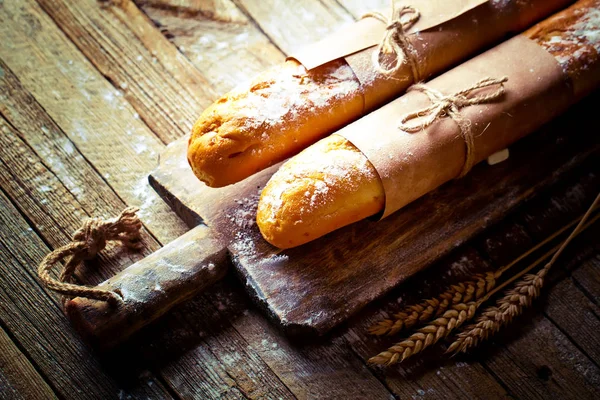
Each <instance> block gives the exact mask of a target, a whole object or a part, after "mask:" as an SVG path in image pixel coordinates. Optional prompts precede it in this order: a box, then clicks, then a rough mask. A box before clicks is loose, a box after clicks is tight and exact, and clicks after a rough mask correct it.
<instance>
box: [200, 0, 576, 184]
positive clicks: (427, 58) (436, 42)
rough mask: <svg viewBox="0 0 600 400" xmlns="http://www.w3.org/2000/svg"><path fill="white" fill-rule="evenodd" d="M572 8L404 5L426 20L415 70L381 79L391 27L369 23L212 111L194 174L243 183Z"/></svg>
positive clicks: (203, 126)
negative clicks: (379, 64)
mask: <svg viewBox="0 0 600 400" xmlns="http://www.w3.org/2000/svg"><path fill="white" fill-rule="evenodd" d="M572 1H573V0H503V1H497V0H489V1H486V0H460V1H459V0H453V1H448V0H419V1H418V2H416V1H406V0H405V1H400V2H398V3H399V4H398V7H401V6H402V5H403V4H411V5H413V6H414V7H415V8H416V9H417V10H418V11H419V12H420V14H421V15H420V18H419V19H418V20H417V22H416V23H415V24H413V25H412V26H410V29H408V31H407V33H408V36H407V38H408V42H409V44H410V46H409V47H410V56H411V57H412V59H413V60H415V62H416V65H417V68H416V72H414V71H413V69H411V67H410V66H409V64H404V65H402V67H401V68H400V69H399V70H398V71H396V72H395V73H393V74H391V75H387V74H382V73H378V72H376V69H375V68H374V66H373V63H372V62H371V60H372V55H373V52H374V51H375V48H376V46H375V44H376V43H377V42H379V41H380V40H381V37H382V36H383V33H384V32H385V24H384V23H383V22H381V21H379V20H377V19H375V18H367V19H364V20H361V21H359V22H357V23H356V24H355V25H350V26H349V27H346V28H345V29H344V30H343V32H342V33H341V34H339V35H334V36H333V37H332V38H331V39H327V40H325V41H324V42H322V43H318V44H316V45H315V46H314V47H309V48H308V50H307V51H303V52H299V53H298V54H295V55H293V56H294V57H290V58H289V59H288V60H287V61H286V62H285V63H284V64H282V65H278V66H276V67H274V68H273V69H271V70H269V71H267V72H265V73H263V74H262V75H260V76H258V77H257V78H256V79H254V80H252V81H251V82H250V83H249V84H243V85H241V86H239V87H237V88H236V89H234V90H232V91H231V92H229V93H227V94H225V95H224V96H222V97H221V98H220V99H218V100H217V101H216V102H215V103H214V104H213V105H211V106H210V107H209V108H207V109H206V110H205V111H204V112H203V113H202V115H201V116H200V118H199V119H198V121H197V122H196V124H195V125H194V127H193V130H192V135H191V137H190V142H189V148H188V160H189V163H190V165H191V167H192V170H193V171H194V173H195V174H196V176H197V177H198V178H199V179H200V180H202V181H203V182H204V183H206V184H207V185H208V186H212V187H221V186H225V185H229V184H232V183H235V182H237V181H240V180H242V179H244V178H246V177H248V176H250V175H252V174H254V173H255V172H257V171H260V170H262V169H264V168H266V167H268V166H270V165H272V164H274V163H276V162H279V161H281V160H284V159H285V158H287V157H289V156H291V155H293V154H296V153H297V152H299V151H300V150H302V149H303V148H305V147H306V146H308V145H309V144H311V143H314V142H315V141H317V140H318V139H321V138H323V137H325V136H326V135H327V134H329V133H331V132H333V131H335V130H336V129H339V128H341V127H342V126H344V125H346V124H348V123H349V122H351V121H353V120H355V119H357V118H359V117H361V116H363V115H365V114H366V113H368V112H370V111H372V110H374V109H375V108H377V107H379V106H381V105H382V104H385V103H386V102H388V101H390V100H391V99H393V98H395V97H397V96H398V95H399V94H401V93H402V92H403V91H404V90H406V88H407V87H408V86H410V85H411V84H412V83H413V81H414V76H413V75H414V74H415V73H416V75H417V78H418V79H426V78H427V77H429V76H432V75H435V74H438V73H440V72H442V71H444V70H447V69H448V68H449V67H451V66H453V65H456V64H457V63H459V62H460V61H462V60H465V59H467V58H468V57H469V56H472V55H473V54H474V53H476V52H478V51H481V50H482V49H484V48H486V47H488V46H490V45H492V44H494V43H497V42H498V41H500V40H501V39H502V38H504V37H506V36H507V35H508V34H510V33H516V32H520V31H521V30H522V29H524V28H526V27H527V26H530V25H531V24H533V23H535V22H536V21H538V20H540V19H542V18H544V17H546V16H547V15H549V14H550V13H552V12H554V11H556V10H558V9H560V8H562V7H564V6H566V5H567V4H570V3H572ZM365 40H366V42H365ZM348 44H350V45H352V46H348ZM365 45H367V46H368V45H371V47H366V48H364V46H365ZM393 59H394V57H393V56H391V55H390V56H388V57H387V61H388V62H393V61H394V60H393Z"/></svg>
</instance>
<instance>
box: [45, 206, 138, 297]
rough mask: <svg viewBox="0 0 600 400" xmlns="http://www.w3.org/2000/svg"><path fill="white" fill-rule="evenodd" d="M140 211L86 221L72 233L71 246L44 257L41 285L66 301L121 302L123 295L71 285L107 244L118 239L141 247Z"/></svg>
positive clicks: (128, 211)
mask: <svg viewBox="0 0 600 400" xmlns="http://www.w3.org/2000/svg"><path fill="white" fill-rule="evenodd" d="M137 211H138V209H137V208H135V207H127V208H126V209H125V210H123V212H121V214H120V215H119V216H118V217H116V218H114V219H110V220H104V219H102V218H90V219H88V220H86V221H84V222H83V225H82V226H81V228H79V229H78V230H77V231H75V233H74V234H73V239H72V241H71V242H70V243H68V244H66V245H64V246H62V247H59V248H58V249H56V250H54V251H52V252H51V253H50V254H48V255H47V256H46V257H44V259H43V260H42V262H41V263H40V266H39V267H38V276H39V278H40V280H41V281H42V283H43V284H44V285H45V286H46V287H47V288H49V289H51V290H54V291H56V292H58V293H61V294H63V295H64V296H65V297H64V299H63V301H66V300H68V299H69V298H72V297H75V296H81V297H87V298H91V299H96V300H104V301H108V302H110V303H111V304H118V303H120V302H121V301H122V299H121V296H120V295H119V294H118V293H116V292H114V291H111V290H105V289H98V288H92V287H88V286H82V285H77V284H74V283H72V281H73V273H74V272H75V269H76V268H77V267H78V266H79V265H80V264H81V263H82V261H83V260H90V259H92V258H94V257H95V256H96V255H97V254H98V253H99V252H100V251H102V250H103V249H104V248H105V247H106V242H107V241H110V240H113V241H114V240H116V241H120V242H121V243H122V244H123V245H124V246H126V247H129V248H134V249H138V248H140V247H141V242H140V238H141V237H140V229H141V227H142V222H141V221H140V220H139V218H138V216H137V215H136V212H137ZM67 257H69V259H68V261H67V262H66V263H65V266H64V268H63V269H62V271H61V272H60V276H59V279H55V278H53V277H51V276H50V270H51V269H52V268H53V267H54V265H56V264H57V263H58V262H60V261H61V260H63V259H65V258H67Z"/></svg>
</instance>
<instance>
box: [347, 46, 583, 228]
mask: <svg viewBox="0 0 600 400" xmlns="http://www.w3.org/2000/svg"><path fill="white" fill-rule="evenodd" d="M503 76H507V77H508V82H506V83H505V84H504V86H505V90H506V92H505V94H504V95H503V97H501V98H499V99H497V100H495V101H493V102H492V103H487V104H477V105H473V106H468V107H465V108H462V109H460V114H461V116H463V117H464V118H466V119H468V120H470V121H471V129H472V133H473V135H474V137H475V145H474V151H475V162H479V161H481V160H484V159H485V158H487V157H488V156H489V155H491V154H493V153H494V152H496V151H499V150H501V149H503V148H505V147H507V146H508V145H510V144H511V143H513V142H515V141H516V140H518V139H520V138H522V137H523V136H525V135H527V134H529V133H530V132H533V131H535V130H536V129H537V128H538V127H540V126H541V125H542V124H544V123H546V122H547V121H549V120H551V119H552V118H553V117H555V116H557V115H558V114H560V113H562V112H563V111H564V110H565V109H566V108H567V107H568V106H569V105H570V104H571V102H572V101H573V92H572V88H571V86H570V83H569V81H568V79H567V78H566V76H565V75H564V73H563V72H562V70H561V68H560V67H559V65H558V63H557V62H556V60H555V59H554V57H552V56H551V55H550V54H549V53H547V52H546V51H545V50H544V49H542V48H541V47H540V46H538V45H537V44H536V43H534V42H533V41H531V40H529V39H527V38H524V37H522V36H517V37H514V38H513V39H510V40H508V41H506V42H504V43H503V44H501V45H499V46H497V47H495V48H493V49H491V50H489V51H487V52H485V53H483V54H481V55H479V56H477V57H475V58H473V59H471V60H469V61H467V62H466V63H464V64H462V65H460V66H459V67H456V68H454V69H452V70H451V71H449V72H447V73H445V74H443V75H441V76H439V77H438V78H436V79H434V80H432V81H430V82H428V83H427V84H426V86H428V87H431V88H433V89H437V90H439V91H441V92H442V93H443V94H445V95H448V94H453V93H456V92H458V91H460V90H463V89H465V88H468V87H470V86H472V85H473V84H475V83H476V82H478V81H479V80H481V79H483V78H486V77H492V78H502V77H503ZM489 89H490V90H495V89H496V88H494V87H492V88H489ZM480 90H481V91H485V90H487V89H480ZM476 94H483V92H476V93H473V95H476ZM430 104H431V102H430V101H429V99H428V98H427V96H425V95H424V94H422V93H419V92H409V93H407V94H406V95H404V96H402V97H401V98H399V99H397V100H395V101H393V102H391V103H389V104H387V105H386V106H384V107H382V108H380V109H379V110H377V111H376V112H374V113H371V114H369V115H367V116H365V117H363V118H362V119H360V120H358V121H357V122H355V123H353V124H351V125H348V126H347V127H345V128H343V129H342V130H340V131H338V132H337V134H339V135H341V136H344V137H345V138H346V139H348V140H349V141H350V142H352V143H353V144H354V145H355V146H356V147H357V148H358V149H360V151H361V152H363V153H364V154H365V156H366V157H367V158H368V159H369V161H370V162H371V163H372V164H373V165H374V167H375V169H376V170H377V172H378V174H379V176H380V178H381V181H382V183H383V187H384V190H385V195H386V202H385V209H384V210H383V213H382V215H381V218H384V217H386V216H388V215H389V214H391V213H393V212H394V211H396V210H398V209H400V208H401V207H403V206H405V205H406V204H408V203H410V202H411V201H413V200H415V199H417V198H419V197H421V196H422V195H424V194H426V193H428V192H430V191H431V190H433V189H435V188H436V187H438V186H439V185H441V184H443V183H444V182H447V181H449V180H451V179H453V178H455V177H456V176H457V175H458V174H459V173H460V171H461V168H462V166H463V164H464V161H465V155H466V152H465V142H464V139H463V138H462V136H461V133H460V130H459V128H458V125H457V123H456V122H455V121H454V120H452V119H451V118H449V117H445V118H440V119H438V120H437V121H435V122H434V123H433V125H431V126H429V127H428V128H426V129H424V130H422V131H419V132H416V133H407V132H404V131H402V130H400V129H399V128H398V124H399V121H400V118H401V117H402V116H403V115H405V114H406V113H408V112H413V111H416V110H420V109H422V108H424V107H426V106H428V105H430ZM417 122H419V121H418V120H413V121H411V122H410V123H411V124H412V123H417ZM371 132H372V133H371Z"/></svg>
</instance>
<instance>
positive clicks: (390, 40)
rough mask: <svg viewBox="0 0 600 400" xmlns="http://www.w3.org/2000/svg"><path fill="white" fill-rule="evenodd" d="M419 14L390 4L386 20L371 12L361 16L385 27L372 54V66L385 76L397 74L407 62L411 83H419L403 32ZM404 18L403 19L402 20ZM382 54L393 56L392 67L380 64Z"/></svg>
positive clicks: (415, 63)
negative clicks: (390, 10)
mask: <svg viewBox="0 0 600 400" xmlns="http://www.w3.org/2000/svg"><path fill="white" fill-rule="evenodd" d="M420 16H421V14H420V13H419V11H417V10H416V9H415V8H414V7H412V6H402V7H400V8H396V6H395V4H394V2H392V15H391V18H390V19H388V18H387V17H386V16H385V15H383V14H382V13H380V12H377V11H371V12H369V13H367V14H365V15H363V16H362V18H368V17H372V18H376V19H378V20H380V21H381V22H383V23H384V24H386V25H387V27H386V31H385V35H384V36H383V39H382V40H381V42H380V43H379V45H378V46H377V50H376V51H375V52H374V53H373V64H374V65H375V68H377V70H378V71H379V72H380V73H382V74H385V75H391V74H393V73H395V72H397V71H398V70H399V69H400V67H401V66H402V65H403V64H404V63H405V62H408V63H409V64H410V68H411V70H412V74H413V79H414V80H413V82H418V81H419V70H418V68H417V61H416V60H415V56H414V54H413V48H412V45H411V44H410V42H409V41H408V39H407V37H406V33H405V31H406V30H407V29H408V28H410V27H411V26H412V25H413V24H414V23H415V22H417V20H418V19H419V17H420ZM403 17H404V18H403ZM384 54H392V55H394V57H395V59H396V62H395V64H394V65H391V66H387V65H382V64H381V61H380V60H381V58H382V56H383V55H384Z"/></svg>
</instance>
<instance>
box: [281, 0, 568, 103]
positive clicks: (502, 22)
mask: <svg viewBox="0 0 600 400" xmlns="http://www.w3.org/2000/svg"><path fill="white" fill-rule="evenodd" d="M572 2H573V0H518V1H517V0H511V1H494V0H418V1H417V0H402V1H399V2H398V4H397V7H402V6H404V5H412V6H413V7H416V8H417V9H418V10H419V12H420V14H421V17H420V18H419V20H418V21H417V22H416V23H415V24H414V25H413V26H411V27H410V28H409V29H408V31H407V32H408V33H409V36H408V39H409V42H410V43H411V46H412V47H413V50H414V55H415V57H416V59H417V60H418V63H417V65H418V76H417V79H418V80H423V79H426V78H429V77H430V76H432V75H435V74H437V73H440V72H442V71H444V70H447V69H448V68H449V67H452V66H454V65H456V64H457V63H459V62H461V61H462V60H464V59H466V58H468V57H469V56H470V55H472V54H473V53H475V52H476V51H478V50H480V49H482V48H484V47H485V46H489V45H490V44H492V43H494V42H496V41H498V40H500V39H501V38H503V37H505V35H506V34H508V33H510V32H520V31H522V30H523V29H524V28H526V27H527V26H529V25H531V24H532V23H534V22H537V20H539V19H541V18H543V17H545V16H547V15H549V14H550V13H552V12H554V11H557V10H558V9H560V8H562V7H564V6H566V5H568V4H569V3H572ZM388 14H389V10H388V11H387V12H384V15H388ZM384 32H385V24H384V23H382V22H381V21H379V20H377V19H375V18H365V19H362V20H360V21H357V22H356V23H354V24H350V25H348V26H346V27H344V28H342V30H340V31H339V32H336V33H334V34H333V35H331V36H329V37H327V38H325V39H323V40H322V41H320V42H317V43H316V44H313V45H310V46H308V47H306V48H305V49H302V50H300V51H298V52H294V53H292V54H291V55H290V56H289V57H288V58H293V59H295V60H297V61H298V62H300V63H301V64H302V65H304V66H305V67H306V68H307V69H308V70H310V69H313V68H316V67H318V66H320V65H323V64H325V63H327V62H330V61H333V60H335V59H339V58H344V59H345V60H346V62H347V63H348V64H349V65H350V67H351V68H352V70H353V71H354V74H355V75H356V77H357V79H358V80H359V82H360V83H361V87H362V95H363V100H364V107H363V112H364V113H366V112H370V111H372V110H373V109H375V108H377V107H379V106H380V105H381V104H383V103H385V102H386V101H389V100H390V99H392V98H394V97H396V96H397V95H398V94H400V93H402V91H404V90H405V89H406V88H407V87H408V86H410V85H411V84H412V83H414V77H413V74H412V71H411V69H410V66H409V65H408V64H407V63H405V64H404V65H403V66H402V68H401V69H400V70H399V71H397V73H395V74H394V75H393V76H389V77H388V76H385V75H382V74H379V73H378V72H377V71H376V70H375V68H374V66H373V63H372V54H373V51H374V50H375V45H377V44H378V43H379V42H380V41H381V39H382V38H383V35H384Z"/></svg>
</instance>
